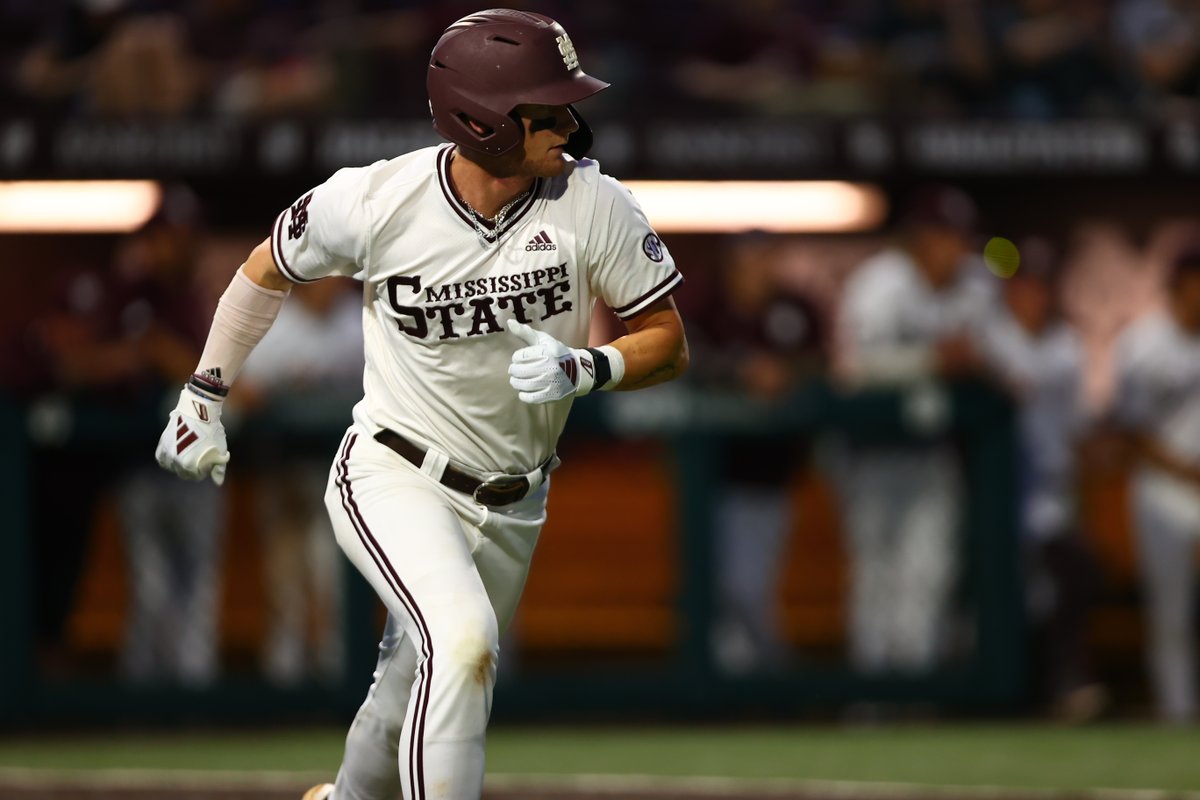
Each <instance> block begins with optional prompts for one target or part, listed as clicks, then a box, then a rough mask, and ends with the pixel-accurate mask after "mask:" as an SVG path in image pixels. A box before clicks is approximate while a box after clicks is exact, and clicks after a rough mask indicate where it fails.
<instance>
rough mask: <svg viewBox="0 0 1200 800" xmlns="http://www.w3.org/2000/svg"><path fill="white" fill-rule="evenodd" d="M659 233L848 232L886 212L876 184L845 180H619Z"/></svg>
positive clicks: (875, 223) (870, 226)
mask: <svg viewBox="0 0 1200 800" xmlns="http://www.w3.org/2000/svg"><path fill="white" fill-rule="evenodd" d="M623 183H624V184H625V186H627V187H628V188H629V190H630V191H631V192H633V195H634V197H636V198H637V200H638V202H639V203H640V204H641V206H642V209H643V210H644V211H645V212H646V216H647V217H648V218H649V220H650V224H651V225H653V226H654V227H655V228H656V229H657V230H659V231H661V232H672V233H736V232H739V231H751V230H759V231H770V232H774V233H849V232H853V231H865V230H871V229H873V228H877V227H879V226H880V225H882V224H883V221H884V218H885V217H886V216H887V199H886V198H885V197H884V194H883V192H882V191H880V189H879V187H877V186H874V185H871V184H861V183H848V182H846V181H623Z"/></svg>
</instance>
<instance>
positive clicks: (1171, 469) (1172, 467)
mask: <svg viewBox="0 0 1200 800" xmlns="http://www.w3.org/2000/svg"><path fill="white" fill-rule="evenodd" d="M1133 450H1134V453H1136V454H1137V456H1138V458H1140V459H1141V460H1142V461H1143V462H1144V463H1146V464H1149V465H1150V466H1152V467H1154V468H1155V469H1158V470H1161V471H1162V472H1165V473H1167V474H1168V475H1171V476H1172V477H1175V478H1179V479H1180V480H1183V481H1188V482H1190V483H1194V484H1197V485H1200V465H1197V464H1194V463H1192V462H1191V461H1188V460H1186V459H1183V458H1180V457H1179V456H1177V455H1176V454H1175V453H1174V452H1172V451H1171V450H1169V449H1168V448H1167V447H1165V446H1164V445H1163V444H1162V442H1160V441H1158V440H1157V439H1155V438H1154V437H1153V436H1146V435H1143V436H1137V437H1135V439H1134V446H1133Z"/></svg>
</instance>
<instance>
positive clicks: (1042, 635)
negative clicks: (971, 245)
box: [985, 237, 1107, 722]
mask: <svg viewBox="0 0 1200 800" xmlns="http://www.w3.org/2000/svg"><path fill="white" fill-rule="evenodd" d="M1019 252H1020V266H1019V269H1018V270H1017V272H1016V273H1015V274H1014V275H1013V276H1012V277H1010V278H1009V279H1008V280H1007V281H1006V282H1005V284H1004V300H1005V303H1004V306H1003V308H1000V309H997V313H996V315H995V316H994V318H993V319H992V320H990V322H989V324H988V326H987V331H986V345H985V347H986V349H987V351H988V353H989V356H990V359H991V360H992V361H993V363H995V365H996V368H997V371H998V372H999V374H1000V376H1001V377H1002V379H1003V381H1004V383H1005V385H1006V386H1007V387H1008V389H1009V390H1010V391H1011V392H1012V393H1013V395H1014V397H1015V398H1016V399H1017V402H1018V404H1019V407H1020V417H1019V421H1018V426H1019V435H1020V439H1019V445H1020V465H1021V476H1020V486H1021V506H1020V517H1019V519H1020V526H1021V535H1022V541H1023V544H1024V549H1025V551H1026V552H1025V561H1026V564H1027V578H1026V581H1027V593H1028V598H1029V607H1030V610H1031V614H1032V617H1033V620H1034V622H1035V626H1036V628H1037V633H1038V636H1037V645H1038V646H1037V648H1036V649H1037V651H1038V656H1039V658H1038V662H1037V667H1038V670H1037V672H1038V676H1039V678H1041V679H1042V680H1043V681H1044V683H1045V685H1044V689H1045V691H1046V693H1047V695H1048V697H1049V699H1050V701H1051V704H1052V705H1051V710H1052V713H1053V714H1054V715H1055V716H1056V717H1058V718H1060V719H1062V720H1065V721H1069V722H1084V721H1088V720H1091V719H1094V718H1095V717H1096V716H1097V715H1098V714H1099V713H1100V712H1101V711H1102V710H1103V706H1104V703H1105V701H1106V694H1107V692H1106V690H1105V689H1104V688H1103V687H1101V686H1100V685H1099V684H1098V683H1096V681H1095V678H1094V676H1093V675H1092V672H1091V665H1090V659H1089V658H1088V653H1087V643H1086V636H1087V621H1088V615H1089V611H1090V608H1091V605H1092V604H1093V603H1094V601H1095V599H1096V595H1097V592H1098V588H1099V587H1098V581H1099V574H1098V571H1097V570H1098V568H1097V565H1096V563H1095V559H1094V557H1093V556H1092V554H1091V552H1090V550H1089V547H1088V545H1087V542H1086V540H1085V537H1084V536H1083V532H1082V531H1081V530H1080V528H1079V512H1078V508H1077V501H1078V498H1077V496H1076V478H1077V475H1076V451H1077V448H1078V447H1079V446H1080V444H1081V440H1082V437H1083V436H1084V435H1085V433H1086V425H1087V416H1088V414H1087V411H1086V408H1085V403H1084V396H1083V389H1084V387H1083V367H1084V365H1083V350H1082V347H1081V345H1080V342H1079V338H1078V336H1077V335H1076V333H1075V331H1074V330H1073V329H1072V328H1070V327H1069V326H1068V325H1067V324H1066V323H1065V322H1063V320H1062V317H1061V313H1060V310H1059V303H1058V283H1057V281H1056V273H1057V268H1058V263H1057V254H1056V253H1055V251H1054V247H1053V245H1051V244H1050V242H1048V241H1047V240H1045V239H1042V238H1036V237H1031V238H1027V239H1025V240H1024V241H1022V242H1021V247H1020V250H1019Z"/></svg>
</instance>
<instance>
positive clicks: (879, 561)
mask: <svg viewBox="0 0 1200 800" xmlns="http://www.w3.org/2000/svg"><path fill="white" fill-rule="evenodd" d="M975 217H976V211H975V206H974V203H973V202H972V201H971V199H970V198H969V197H967V196H966V195H965V194H963V193H962V192H960V191H958V190H956V189H951V188H949V187H930V188H927V189H924V190H922V191H920V192H918V194H917V195H916V196H915V198H914V200H913V201H912V203H911V205H910V207H909V209H908V211H907V213H906V216H905V219H904V225H903V230H902V235H901V240H900V246H898V247H889V248H887V249H885V250H883V251H882V252H880V253H878V254H876V255H875V256H872V257H871V258H870V259H868V260H867V261H866V262H865V263H864V264H862V265H861V266H860V267H858V269H857V270H856V271H855V273H854V274H853V275H851V277H850V279H849V281H848V283H847V285H846V288H845V290H844V294H843V297H842V302H841V308H840V313H839V319H838V323H837V324H838V336H839V347H840V353H839V357H840V358H841V359H842V363H841V365H840V366H841V367H842V370H843V372H844V373H845V374H846V375H847V376H848V377H849V378H850V379H851V380H853V381H855V382H858V383H874V384H885V383H886V384H892V385H898V386H903V387H906V388H907V389H908V390H909V391H910V398H911V400H912V402H910V403H909V407H910V409H911V410H912V411H913V413H914V421H915V422H918V423H920V422H922V421H924V422H926V423H928V424H936V418H935V417H936V407H937V404H938V397H940V395H938V394H937V389H936V383H935V381H936V380H937V379H940V378H944V377H953V376H955V375H961V374H964V373H970V372H974V371H977V370H979V369H980V368H981V367H982V364H983V359H982V355H981V353H980V351H979V346H978V333H979V331H978V322H980V321H982V320H983V319H985V318H986V311H987V309H988V307H989V305H990V303H991V292H990V291H989V289H988V286H987V285H986V284H985V283H983V282H982V281H980V280H978V279H977V278H976V276H975V275H974V274H973V273H972V271H971V269H970V265H971V261H970V259H969V257H968V255H969V252H970V250H969V248H970V233H971V231H972V230H973V226H974V223H975ZM931 411H932V412H933V413H931ZM844 467H845V469H844V471H843V474H842V480H841V488H842V494H843V496H844V501H845V505H844V513H845V519H846V528H847V533H848V535H849V543H848V544H849V547H848V549H849V551H850V556H851V562H852V565H851V602H850V606H851V608H850V656H851V661H852V663H853V665H854V666H855V668H856V669H858V670H859V671H861V672H866V673H880V672H887V671H904V672H921V671H924V670H927V669H929V668H931V667H932V666H934V665H935V663H936V660H937V658H938V656H939V654H940V652H941V643H942V641H943V633H944V630H945V628H946V623H947V607H948V605H949V597H950V591H951V588H952V586H953V582H954V580H955V578H956V577H957V564H958V553H957V547H956V528H957V525H958V521H959V518H960V505H961V490H960V486H959V483H960V477H959V467H958V463H957V461H956V459H955V455H954V453H953V452H952V451H951V449H950V448H949V446H948V445H944V444H917V445H891V446H875V445H854V446H852V447H851V448H850V450H849V452H848V455H847V458H846V459H845V464H844Z"/></svg>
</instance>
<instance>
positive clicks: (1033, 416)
mask: <svg viewBox="0 0 1200 800" xmlns="http://www.w3.org/2000/svg"><path fill="white" fill-rule="evenodd" d="M984 347H985V351H986V353H987V356H988V359H989V361H990V363H992V364H993V365H994V366H995V368H996V370H997V371H998V372H999V373H1000V374H1001V375H1003V376H1005V378H1006V379H1007V381H1008V382H1009V384H1011V385H1012V386H1013V387H1014V388H1015V389H1016V390H1017V392H1018V394H1019V397H1020V405H1021V412H1020V420H1019V427H1020V437H1021V438H1020V441H1021V449H1022V454H1023V456H1024V464H1025V467H1026V473H1025V475H1024V483H1025V488H1026V491H1025V493H1024V498H1025V505H1024V509H1023V513H1022V517H1023V525H1024V528H1025V530H1026V532H1027V533H1029V534H1031V535H1033V536H1035V537H1048V536H1051V535H1054V534H1057V533H1060V532H1062V531H1063V529H1064V528H1065V527H1066V526H1067V525H1068V524H1069V523H1070V520H1071V518H1072V516H1073V513H1074V499H1073V489H1072V487H1073V483H1074V477H1075V441H1076V438H1077V437H1078V436H1079V434H1080V432H1081V430H1082V428H1083V424H1084V421H1085V418H1086V414H1085V411H1084V404H1083V382H1082V371H1083V351H1082V348H1081V345H1080V342H1079V337H1078V336H1076V334H1075V332H1074V331H1073V330H1072V329H1071V328H1070V327H1068V326H1067V325H1065V324H1058V325H1054V326H1052V327H1050V328H1049V329H1047V330H1045V331H1043V332H1042V333H1041V334H1038V335H1035V334H1032V333H1030V332H1029V331H1028V330H1026V329H1025V328H1023V327H1022V326H1021V325H1020V324H1019V323H1018V322H1017V321H1016V319H1015V318H1014V317H1013V316H1012V314H1011V313H1009V312H1007V311H1001V312H999V313H997V314H995V315H994V316H993V317H992V319H991V321H990V323H989V324H988V326H987V328H986V337H985V344H984Z"/></svg>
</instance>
